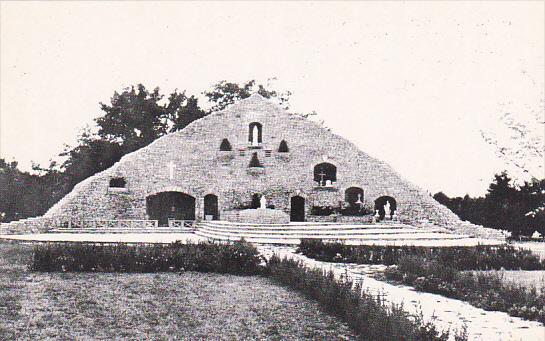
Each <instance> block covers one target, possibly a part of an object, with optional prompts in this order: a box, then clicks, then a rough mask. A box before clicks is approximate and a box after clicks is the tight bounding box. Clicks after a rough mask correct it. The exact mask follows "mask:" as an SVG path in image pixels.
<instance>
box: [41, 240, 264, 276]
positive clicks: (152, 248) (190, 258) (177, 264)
mask: <svg viewBox="0 0 545 341" xmlns="http://www.w3.org/2000/svg"><path fill="white" fill-rule="evenodd" d="M262 261H263V259H262V257H261V256H260V255H259V253H258V251H257V249H256V248H255V247H253V246H252V245H250V244H248V243H246V242H244V241H242V242H234V243H230V244H216V243H199V244H181V243H179V242H175V243H172V244H167V245H161V244H145V245H127V244H115V245H99V244H91V243H89V244H86V243H83V244H82V243H55V244H45V245H37V246H35V248H34V251H33V257H32V264H31V269H32V270H34V271H78V272H82V271H85V272H163V271H199V272H217V273H231V274H238V275H250V274H258V273H260V272H261V270H262V267H261V263H262Z"/></svg>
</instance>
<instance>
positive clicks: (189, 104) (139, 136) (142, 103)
mask: <svg viewBox="0 0 545 341" xmlns="http://www.w3.org/2000/svg"><path fill="white" fill-rule="evenodd" d="M163 98H164V95H162V94H161V93H160V92H159V88H158V87H157V88H155V89H154V90H153V91H151V92H150V91H148V90H147V89H146V88H145V86H144V85H142V84H138V85H137V86H136V88H135V87H134V86H132V87H130V88H125V89H124V90H123V91H122V92H121V93H118V92H115V93H114V95H113V97H112V98H111V104H104V103H100V107H101V109H102V111H104V112H105V115H104V116H101V117H99V118H97V119H96V120H95V121H96V124H97V126H98V135H99V137H100V138H101V139H103V140H105V141H109V142H112V143H118V144H119V145H121V146H122V147H123V151H124V152H125V153H128V152H132V151H134V150H136V149H139V148H142V147H144V146H146V145H148V144H149V143H151V142H152V141H154V140H156V139H157V138H159V137H161V136H163V135H165V134H166V133H168V132H174V131H177V130H180V129H183V128H185V127H186V126H187V125H188V124H189V123H191V122H193V121H194V120H196V119H199V118H201V117H204V116H205V115H206V113H205V112H204V111H203V110H202V109H201V108H200V107H199V105H198V100H197V98H195V97H194V96H191V97H187V96H186V94H185V91H183V92H178V91H177V90H174V92H173V93H172V94H170V96H169V97H168V101H167V103H165V104H161V103H160V102H161V101H162V100H163Z"/></svg>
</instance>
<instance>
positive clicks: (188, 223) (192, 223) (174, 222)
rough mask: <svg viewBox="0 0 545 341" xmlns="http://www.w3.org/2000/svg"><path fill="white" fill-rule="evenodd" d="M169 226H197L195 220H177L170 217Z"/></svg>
mask: <svg viewBox="0 0 545 341" xmlns="http://www.w3.org/2000/svg"><path fill="white" fill-rule="evenodd" d="M168 227H186V228H194V227H195V221H194V220H175V219H169V221H168Z"/></svg>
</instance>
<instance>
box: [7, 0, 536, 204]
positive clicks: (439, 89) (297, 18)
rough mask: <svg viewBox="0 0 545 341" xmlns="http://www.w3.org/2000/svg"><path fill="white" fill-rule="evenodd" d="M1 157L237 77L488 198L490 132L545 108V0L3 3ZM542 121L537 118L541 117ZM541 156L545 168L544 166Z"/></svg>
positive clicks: (418, 169)
mask: <svg viewBox="0 0 545 341" xmlns="http://www.w3.org/2000/svg"><path fill="white" fill-rule="evenodd" d="M0 9H1V17H0V19H1V20H0V25H1V26H0V29H1V31H0V38H1V40H0V43H1V45H0V57H1V60H0V64H1V69H0V96H1V97H0V119H1V121H0V123H1V126H0V155H1V156H2V157H4V158H7V159H8V160H11V159H15V160H17V161H19V162H20V165H21V166H22V168H23V169H29V168H30V161H31V160H33V161H35V162H38V163H41V164H42V165H46V164H48V160H49V159H58V157H57V156H56V155H57V154H58V153H59V152H61V151H62V149H63V144H65V143H68V144H71V145H73V144H74V143H75V141H76V137H77V135H78V133H79V132H80V130H81V128H82V127H84V126H85V125H87V124H89V125H92V124H93V122H92V119H93V118H94V117H97V116H99V115H100V114H101V111H100V109H99V105H98V103H99V102H108V101H109V98H110V96H111V95H112V94H113V92H114V91H115V90H118V91H119V90H121V89H122V88H123V87H125V86H128V85H131V84H136V83H143V84H144V85H146V87H148V88H153V87H155V86H159V87H160V88H161V89H162V92H163V93H165V94H169V93H170V91H172V90H173V89H174V88H178V89H181V90H183V89H186V90H187V91H188V93H189V94H198V93H200V92H202V91H203V90H205V89H208V88H210V86H211V85H212V84H214V83H215V82H217V81H219V80H222V79H226V80H229V81H235V82H243V81H246V80H250V79H257V80H258V81H261V82H266V80H267V79H268V78H271V77H276V78H277V79H278V81H277V82H276V83H275V84H276V87H277V88H280V89H287V90H290V91H292V92H293V96H292V100H291V108H292V109H293V111H298V112H310V111H312V110H316V111H317V112H318V114H319V118H320V119H323V120H325V124H326V125H327V126H328V127H330V128H332V130H333V132H335V133H338V134H340V135H342V136H345V137H347V138H348V139H350V140H351V141H353V142H354V143H356V144H357V145H358V146H359V147H360V148H361V149H362V150H364V151H365V152H367V153H369V154H371V155H372V156H375V157H378V158H380V159H382V160H384V161H386V162H388V163H390V164H391V165H392V166H393V167H394V168H395V169H396V170H397V171H398V172H399V173H401V174H402V175H404V176H405V177H406V178H407V179H409V180H410V181H412V182H414V183H415V184H417V185H419V186H420V187H422V188H424V189H426V190H428V191H430V192H432V193H435V192H436V191H439V190H443V191H444V192H446V193H447V194H449V195H463V194H465V193H469V194H472V195H475V194H483V193H484V192H485V190H486V188H487V186H488V184H489V183H490V181H491V180H492V178H493V174H494V173H495V172H499V171H501V170H503V169H505V168H507V169H509V168H508V167H507V166H506V165H505V164H504V163H503V162H502V161H501V160H499V159H498V158H497V156H496V154H495V151H494V149H493V148H492V147H491V146H489V145H487V144H486V143H485V142H484V141H483V139H482V138H481V136H480V131H481V130H485V131H491V132H494V131H495V130H496V129H500V126H499V117H500V116H501V114H502V113H503V112H504V111H506V110H508V111H511V112H513V113H514V115H515V117H520V118H521V119H523V118H528V117H529V115H530V109H529V108H531V110H534V112H535V111H536V110H537V112H538V113H543V107H542V105H543V103H542V102H540V101H541V100H542V99H543V97H544V95H543V92H544V77H545V76H544V50H545V43H544V41H545V37H544V3H543V2H541V1H535V2H508V1H501V2H490V1H486V2H473V1H472V2H444V1H441V2H439V1H437V2H380V3H379V2H347V3H343V2H331V3H322V2H320V3H306V2H295V3H263V2H260V3H257V2H240V3H233V2H231V3H224V2H221V3H219V2H218V3H214V2H204V3H185V2H135V3H128V2H108V3H106V2H100V3H95V2H77V3H72V2H57V3H54V2H28V3H24V2H2V3H1V8H0ZM536 126H537V125H536ZM537 162H539V163H541V161H540V160H538V161H537Z"/></svg>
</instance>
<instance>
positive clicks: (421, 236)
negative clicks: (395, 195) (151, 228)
mask: <svg viewBox="0 0 545 341" xmlns="http://www.w3.org/2000/svg"><path fill="white" fill-rule="evenodd" d="M195 233H196V234H197V235H199V236H203V237H208V238H213V239H220V240H231V239H232V240H240V239H241V238H244V239H247V240H250V239H268V240H301V239H307V238H308V239H324V240H446V239H461V238H467V236H462V235H454V234H446V233H434V232H429V233H417V234H415V233H399V234H351V235H342V234H330V235H316V234H289V235H281V234H275V235H269V236H267V235H264V234H255V233H245V234H232V233H225V232H218V231H203V230H197V231H196V232H195Z"/></svg>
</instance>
